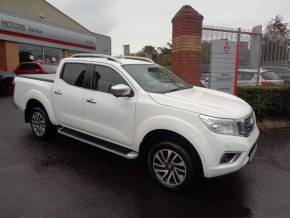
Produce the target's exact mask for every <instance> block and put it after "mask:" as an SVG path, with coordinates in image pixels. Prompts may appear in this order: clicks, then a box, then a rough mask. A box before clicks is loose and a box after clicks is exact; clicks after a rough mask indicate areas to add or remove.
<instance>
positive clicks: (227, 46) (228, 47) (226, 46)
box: [224, 41, 231, 52]
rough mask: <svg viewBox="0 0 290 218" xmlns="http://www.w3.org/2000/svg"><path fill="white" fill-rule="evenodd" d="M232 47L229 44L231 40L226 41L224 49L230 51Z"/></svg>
mask: <svg viewBox="0 0 290 218" xmlns="http://www.w3.org/2000/svg"><path fill="white" fill-rule="evenodd" d="M230 49H231V48H230V46H229V42H228V41H226V42H225V44H224V51H225V52H229V51H230Z"/></svg>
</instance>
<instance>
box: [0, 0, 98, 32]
mask: <svg viewBox="0 0 290 218" xmlns="http://www.w3.org/2000/svg"><path fill="white" fill-rule="evenodd" d="M0 10H3V11H7V12H9V13H11V14H15V15H20V16H24V17H28V18H32V19H35V20H39V21H40V22H45V23H48V24H53V25H56V26H60V27H63V28H66V29H71V30H74V31H78V32H84V33H92V32H91V31H89V30H88V29H87V28H86V27H84V26H83V25H81V24H79V23H78V22H77V21H75V20H74V19H73V18H71V17H69V16H68V15H66V14H65V13H63V12H62V11H61V10H59V9H57V8H56V7H55V6H53V5H52V4H50V3H48V2H47V1H45V0H25V1H19V0H1V1H0Z"/></svg>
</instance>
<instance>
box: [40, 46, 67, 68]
mask: <svg viewBox="0 0 290 218" xmlns="http://www.w3.org/2000/svg"><path fill="white" fill-rule="evenodd" d="M43 54H44V59H43V60H44V61H45V62H47V63H57V64H58V63H59V62H60V60H61V59H63V57H64V56H63V50H62V49H57V48H49V47H43Z"/></svg>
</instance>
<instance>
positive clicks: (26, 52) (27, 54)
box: [19, 44, 43, 62]
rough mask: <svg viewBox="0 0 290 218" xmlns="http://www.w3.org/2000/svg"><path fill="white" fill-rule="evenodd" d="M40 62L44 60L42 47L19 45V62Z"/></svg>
mask: <svg viewBox="0 0 290 218" xmlns="http://www.w3.org/2000/svg"><path fill="white" fill-rule="evenodd" d="M40 60H43V52H42V47H41V46H37V45H28V44H19V62H29V61H40Z"/></svg>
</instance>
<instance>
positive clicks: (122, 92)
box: [111, 84, 134, 97]
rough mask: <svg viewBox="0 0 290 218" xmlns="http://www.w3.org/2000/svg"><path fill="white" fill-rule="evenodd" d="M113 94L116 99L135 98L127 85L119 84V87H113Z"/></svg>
mask: <svg viewBox="0 0 290 218" xmlns="http://www.w3.org/2000/svg"><path fill="white" fill-rule="evenodd" d="M111 93H112V94H113V95H114V96H116V97H133V96H134V92H133V90H132V89H131V88H130V87H129V86H127V85H125V84H118V85H114V86H112V87H111Z"/></svg>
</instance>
